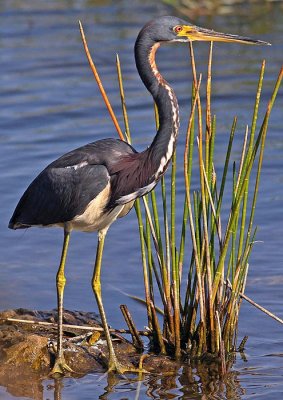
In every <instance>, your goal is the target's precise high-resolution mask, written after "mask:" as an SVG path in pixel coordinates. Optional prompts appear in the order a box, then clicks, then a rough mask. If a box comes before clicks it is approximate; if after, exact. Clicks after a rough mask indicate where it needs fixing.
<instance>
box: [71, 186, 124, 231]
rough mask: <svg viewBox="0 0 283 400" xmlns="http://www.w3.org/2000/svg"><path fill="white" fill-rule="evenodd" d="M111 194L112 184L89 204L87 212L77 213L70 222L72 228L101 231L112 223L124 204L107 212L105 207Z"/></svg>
mask: <svg viewBox="0 0 283 400" xmlns="http://www.w3.org/2000/svg"><path fill="white" fill-rule="evenodd" d="M109 195H110V184H108V185H107V186H106V187H105V189H104V190H103V191H102V192H101V193H99V195H98V196H97V197H96V198H95V199H93V200H92V201H91V202H90V203H89V205H88V206H87V208H86V210H85V212H84V213H83V214H81V215H77V216H76V217H75V218H73V219H72V221H69V222H68V226H69V227H70V229H71V230H72V229H74V230H78V231H83V232H93V231H100V230H101V229H105V228H107V227H108V226H109V225H111V224H112V222H114V221H115V220H116V218H117V217H118V215H119V214H120V212H121V211H122V209H123V208H124V206H123V205H121V206H117V207H115V208H114V209H113V210H112V211H111V212H107V213H106V212H105V210H104V208H105V205H106V204H107V201H108V199H109Z"/></svg>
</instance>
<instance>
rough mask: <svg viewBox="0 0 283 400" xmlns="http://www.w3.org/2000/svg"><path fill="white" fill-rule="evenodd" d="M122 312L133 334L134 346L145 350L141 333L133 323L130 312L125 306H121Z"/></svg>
mask: <svg viewBox="0 0 283 400" xmlns="http://www.w3.org/2000/svg"><path fill="white" fill-rule="evenodd" d="M120 310H121V312H122V314H123V317H124V319H125V321H126V324H127V325H128V328H129V331H130V332H131V335H132V339H133V345H134V346H135V348H136V349H137V350H143V349H144V346H143V342H142V340H141V338H140V335H139V332H138V330H137V328H136V325H135V323H134V321H133V318H132V316H131V314H130V311H129V310H128V307H127V306H126V305H125V304H121V305H120Z"/></svg>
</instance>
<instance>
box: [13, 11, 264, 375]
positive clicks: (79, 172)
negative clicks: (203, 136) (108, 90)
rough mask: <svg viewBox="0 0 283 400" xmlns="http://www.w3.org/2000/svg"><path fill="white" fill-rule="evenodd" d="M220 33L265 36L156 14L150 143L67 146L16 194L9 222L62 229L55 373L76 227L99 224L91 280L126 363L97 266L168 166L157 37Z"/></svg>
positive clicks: (146, 73) (145, 75)
mask: <svg viewBox="0 0 283 400" xmlns="http://www.w3.org/2000/svg"><path fill="white" fill-rule="evenodd" d="M194 40H198V41H222V42H239V43H249V44H266V43H265V42H262V41H259V40H253V39H249V38H246V37H243V36H237V35H230V34H223V33H218V32H214V31H212V30H208V29H203V28H199V27H196V26H193V25H190V24H188V23H187V22H186V21H183V20H181V19H179V18H176V17H168V16H166V17H160V18H156V19H154V20H152V21H151V22H149V23H147V24H146V25H145V26H144V27H143V28H142V30H141V31H140V33H139V35H138V37H137V40H136V44H135V59H136V66H137V70H138V73H139V75H140V77H141V79H142V81H143V83H144V85H145V86H146V88H147V89H148V91H149V92H150V93H151V95H152V97H153V99H154V101H155V103H156V105H157V108H158V115H159V129H158V131H157V133H156V135H155V137H154V139H153V141H152V143H151V145H150V146H149V147H148V148H147V149H146V150H144V151H142V152H141V153H138V152H137V151H136V150H135V149H134V148H133V147H132V146H130V145H129V144H128V143H126V142H124V141H122V140H118V139H112V138H111V139H102V140H98V141H96V142H93V143H89V144H87V145H85V146H83V147H80V148H78V149H75V150H73V151H70V152H68V153H66V154H64V155H63V156H61V157H60V158H58V159H57V160H55V161H53V162H52V163H51V164H50V165H48V166H47V167H46V168H45V169H44V170H43V171H42V172H41V173H40V174H39V175H38V176H37V177H36V178H35V179H34V181H33V182H32V183H31V184H30V186H29V187H28V188H27V190H26V191H25V193H24V194H23V196H22V198H21V199H20V201H19V203H18V205H17V207H16V209H15V211H14V214H13V216H12V218H11V220H10V223H9V228H12V229H22V228H29V227H32V226H41V227H50V226H59V227H62V228H63V229H64V242H63V248H62V255H61V261H60V265H59V269H58V272H57V277H56V284H57V302H58V303H57V304H58V342H57V356H56V361H55V365H54V367H53V370H52V372H53V373H62V374H63V373H64V371H65V370H70V368H69V367H68V365H67V364H66V362H65V359H64V354H63V349H62V319H63V293H64V286H65V282H66V279H65V273H64V268H65V261H66V255H67V250H68V245H69V239H70V233H71V231H72V230H73V229H75V230H79V231H84V232H92V231H98V244H97V250H96V260H95V266H94V272H93V278H92V288H93V291H94V294H95V297H96V301H97V305H98V308H99V312H100V316H101V320H102V324H103V328H104V332H105V336H106V340H107V346H108V350H109V365H108V367H109V370H115V371H117V372H121V373H122V372H124V371H127V370H129V369H128V368H127V367H125V366H123V365H121V364H120V363H119V361H118V360H117V358H116V355H115V352H114V349H113V344H112V341H111V337H110V333H109V329H108V324H107V320H106V315H105V312H104V307H103V303H102V296H101V285H100V272H101V261H102V252H103V246H104V240H105V235H106V233H107V230H108V228H109V227H110V225H111V224H112V223H113V222H114V221H115V220H116V219H117V218H120V217H123V216H125V215H126V214H127V213H128V212H129V211H130V209H131V208H132V206H133V203H134V201H135V199H137V198H138V197H141V196H143V195H145V194H146V193H148V192H150V191H151V190H152V189H153V188H154V187H155V186H156V184H157V182H158V181H159V179H160V178H161V176H162V175H163V174H164V173H165V171H166V169H167V167H168V163H169V161H170V159H171V157H172V154H173V152H174V148H175V144H176V139H177V135H178V130H179V112H178V102H177V99H176V96H175V94H174V91H173V89H172V88H171V87H170V86H169V84H168V83H167V82H166V80H165V79H164V78H163V77H162V75H161V74H160V72H159V71H158V69H157V66H156V63H155V53H156V50H157V49H158V48H159V46H160V44H162V43H167V42H189V41H194Z"/></svg>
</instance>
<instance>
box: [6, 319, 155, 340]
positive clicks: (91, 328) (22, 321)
mask: <svg viewBox="0 0 283 400" xmlns="http://www.w3.org/2000/svg"><path fill="white" fill-rule="evenodd" d="M0 321H1V322H2V321H3V322H6V321H7V322H12V323H15V324H16V323H20V324H29V325H40V326H49V327H52V328H57V324H55V323H53V322H46V321H33V320H25V319H17V318H0ZM64 328H65V330H67V329H78V330H82V331H89V332H91V331H97V332H103V331H104V329H103V328H102V327H100V326H86V325H70V324H63V329H64ZM109 331H110V332H113V333H131V332H130V331H129V330H128V329H113V328H110V329H109ZM137 332H138V334H139V335H141V336H150V335H151V334H152V333H151V332H150V331H137Z"/></svg>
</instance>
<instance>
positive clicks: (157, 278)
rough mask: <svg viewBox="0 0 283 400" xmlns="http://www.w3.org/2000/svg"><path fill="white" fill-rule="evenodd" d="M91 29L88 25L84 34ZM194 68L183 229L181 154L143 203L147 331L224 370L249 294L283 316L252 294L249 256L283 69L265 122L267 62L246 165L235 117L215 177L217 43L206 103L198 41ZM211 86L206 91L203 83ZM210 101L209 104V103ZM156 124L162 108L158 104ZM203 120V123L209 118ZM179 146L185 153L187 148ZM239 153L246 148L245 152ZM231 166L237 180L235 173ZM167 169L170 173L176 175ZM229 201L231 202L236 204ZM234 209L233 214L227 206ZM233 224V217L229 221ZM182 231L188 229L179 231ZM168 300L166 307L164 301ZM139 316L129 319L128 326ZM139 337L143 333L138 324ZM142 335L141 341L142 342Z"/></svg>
mask: <svg viewBox="0 0 283 400" xmlns="http://www.w3.org/2000/svg"><path fill="white" fill-rule="evenodd" d="M82 34H83V31H82ZM83 41H84V45H85V50H86V54H87V57H88V60H89V63H90V66H91V69H92V71H93V74H94V77H95V79H96V81H97V83H98V87H99V89H100V91H101V94H102V96H103V99H104V101H105V104H106V107H107V109H108V111H109V114H110V116H111V118H112V120H113V122H114V125H115V127H116V129H117V132H118V134H119V137H120V138H121V139H123V140H125V139H124V135H123V133H122V130H121V128H120V127H119V124H118V121H117V118H116V116H115V114H114V112H113V110H112V107H111V105H110V102H109V99H108V97H107V95H106V93H105V90H104V89H103V85H102V82H101V80H100V77H99V75H98V73H97V70H96V68H95V65H94V63H93V60H92V59H91V56H90V54H89V51H88V48H87V43H86V40H85V38H84V35H83ZM190 54H191V68H192V73H193V86H192V102H191V112H190V115H189V119H188V128H187V134H186V142H185V149H184V152H183V175H184V188H185V190H184V191H183V193H184V198H183V213H182V224H181V225H182V226H181V227H178V226H177V225H176V207H177V206H176V170H177V164H176V152H175V153H174V155H173V158H172V165H171V175H170V172H167V177H166V178H164V177H163V178H162V179H161V193H160V196H161V199H159V198H158V197H157V196H159V193H158V190H157V191H154V190H153V191H152V192H151V193H150V194H149V195H147V196H144V197H143V198H142V199H138V200H136V202H135V210H136V214H137V220H138V227H139V233H140V246H141V258H142V266H143V276H144V287H145V300H142V299H139V300H142V301H144V304H145V306H146V310H147V318H148V331H147V333H148V334H147V336H148V337H149V338H150V344H151V350H153V351H154V352H158V353H160V354H168V355H174V356H175V357H176V358H179V357H181V356H182V355H184V356H187V357H190V358H193V359H199V358H202V359H203V357H204V356H206V357H207V358H208V359H211V356H212V357H213V358H215V357H219V358H220V359H221V367H222V371H223V372H225V370H226V361H227V360H228V356H229V355H230V353H231V352H234V351H236V350H237V349H239V350H241V349H242V348H243V346H244V343H245V338H244V340H243V341H242V342H241V344H240V345H239V346H238V347H237V326H238V321H239V312H240V307H241V302H242V299H243V298H244V299H246V300H248V301H250V302H251V303H252V304H254V305H255V306H256V307H258V308H259V309H261V310H262V311H264V312H266V313H267V314H269V315H270V316H272V317H273V318H275V319H277V320H278V321H279V322H282V320H280V319H279V318H278V317H276V316H274V315H272V314H271V313H270V312H268V311H267V310H265V309H264V308H263V307H261V306H259V305H257V304H256V303H254V302H252V300H251V299H249V298H248V297H247V296H246V295H245V294H244V291H245V286H246V281H247V275H248V269H249V257H250V254H251V250H252V248H253V245H254V242H255V236H256V227H254V215H255V207H256V202H257V195H258V188H259V182H260V173H261V168H262V162H263V153H264V146H265V139H266V134H267V128H268V123H269V118H270V114H271V110H272V108H273V105H274V102H275V98H276V95H277V92H278V90H279V87H280V84H281V81H282V78H283V68H282V69H281V71H280V73H279V76H278V79H277V81H276V83H275V86H274V89H273V91H272V95H271V98H270V101H269V103H268V104H267V107H266V111H265V114H264V118H263V120H262V121H261V124H259V123H258V110H259V104H260V97H261V90H262V85H263V77H264V71H265V62H264V61H263V63H262V66H261V70H260V75H259V80H258V87H257V90H256V94H255V103H254V111H253V116H252V121H251V125H250V127H248V126H247V128H246V130H245V132H244V133H243V145H242V150H241V155H240V159H239V162H238V163H236V162H233V161H232V159H233V157H232V154H233V150H234V148H233V144H234V136H235V132H236V129H237V118H234V120H233V122H232V125H231V130H230V135H229V139H228V143H227V151H226V155H225V162H224V165H223V170H222V171H221V172H219V171H218V172H217V173H216V169H215V154H214V144H215V140H216V136H217V130H216V116H215V115H212V114H211V108H212V107H211V82H212V75H211V70H212V43H211V46H210V52H209V58H208V69H207V80H206V89H205V101H203V100H201V97H200V92H201V84H202V85H203V83H202V77H201V76H199V78H197V72H196V64H195V58H194V52H193V46H192V44H191V43H190ZM116 65H117V72H118V82H119V88H120V95H121V104H122V111H123V117H124V124H125V136H126V140H127V141H128V142H129V143H130V142H131V134H130V129H129V121H128V115H127V108H126V103H125V94H124V88H123V78H122V72H121V65H120V60H119V57H118V56H117V58H116ZM202 90H203V89H202ZM204 103H205V104H204ZM155 114H156V121H157V122H156V124H157V127H158V112H157V108H156V107H155ZM204 120H205V121H204ZM179 150H180V149H179ZM237 152H239V149H237ZM194 161H197V165H198V172H197V173H198V176H199V187H198V189H197V190H196V189H194V190H193V191H192V190H191V177H192V169H193V163H194ZM231 172H232V176H233V179H232V185H231V184H230V183H229V180H228V179H227V176H228V174H230V173H231ZM168 175H169V179H168ZM178 196H179V194H178ZM228 202H230V205H229V207H228ZM223 204H225V209H226V210H227V208H229V210H230V211H229V213H228V215H227V212H226V211H225V210H224V207H223ZM224 221H225V223H224ZM178 231H180V234H177V232H178ZM160 302H161V303H162V305H163V309H161V308H160V307H159V304H160ZM127 319H129V318H128V317H127V318H126V320H127ZM131 325H134V324H133V323H132V322H131V323H130V324H128V326H129V327H130V326H131ZM132 336H136V335H135V332H134V327H133V333H132ZM137 340H138V338H137Z"/></svg>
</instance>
